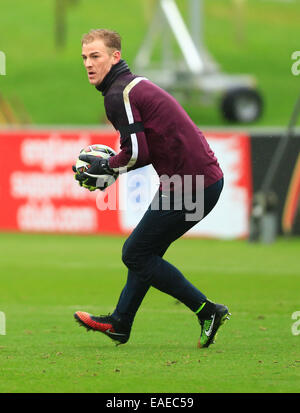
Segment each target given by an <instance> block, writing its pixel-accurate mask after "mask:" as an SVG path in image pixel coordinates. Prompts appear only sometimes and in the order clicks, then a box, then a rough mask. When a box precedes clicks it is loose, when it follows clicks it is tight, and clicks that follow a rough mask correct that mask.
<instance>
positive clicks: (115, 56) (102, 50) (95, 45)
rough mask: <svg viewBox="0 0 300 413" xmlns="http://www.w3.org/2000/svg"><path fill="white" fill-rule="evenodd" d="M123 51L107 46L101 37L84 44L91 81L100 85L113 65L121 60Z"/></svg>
mask: <svg viewBox="0 0 300 413" xmlns="http://www.w3.org/2000/svg"><path fill="white" fill-rule="evenodd" d="M120 57H121V53H120V52H119V51H118V50H114V51H112V50H111V49H109V48H107V47H106V46H105V44H104V42H103V40H101V39H97V40H94V41H93V42H91V43H86V44H83V45H82V58H83V63H84V66H85V68H86V71H87V75H88V79H89V82H90V83H91V84H92V85H95V86H97V85H99V84H100V83H101V82H102V80H103V79H104V77H105V76H106V74H107V73H108V72H109V71H110V69H111V67H112V65H114V64H116V63H118V62H119V60H120Z"/></svg>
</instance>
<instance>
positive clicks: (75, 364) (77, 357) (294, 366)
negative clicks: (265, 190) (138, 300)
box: [0, 234, 300, 393]
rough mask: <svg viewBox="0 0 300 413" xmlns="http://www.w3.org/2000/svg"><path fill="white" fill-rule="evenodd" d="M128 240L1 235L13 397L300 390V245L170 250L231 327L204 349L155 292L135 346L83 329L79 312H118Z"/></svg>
mask: <svg viewBox="0 0 300 413" xmlns="http://www.w3.org/2000/svg"><path fill="white" fill-rule="evenodd" d="M123 242H124V239H123V238H122V237H100V236H71V235H30V234H0V246H1V257H0V266H1V267H0V268H1V301H0V311H3V312H4V313H5V315H6V335H0V392H2V393H4V392H5V393H6V392H8V393H21V392H25V393H33V392H35V393H42V392H43V393H48V392H54V393H75V392H76V393H82V392H87V393H106V392H108V393H152V392H162V393H175V392H187V393H202V392H203V393H204V392H211V393H215V392H224V393H231V392H249V393H252V392H259V393H260V392H268V393H275V392H276V393H278V392H298V391H299V379H300V351H299V348H300V347H299V344H300V336H299V335H298V336H297V335H293V334H292V330H291V327H292V324H293V323H294V322H295V321H293V320H292V319H291V315H292V313H293V312H295V311H297V310H298V311H299V310H300V303H299V293H300V271H299V255H298V252H299V247H300V240H299V239H280V240H278V241H277V242H276V243H275V244H274V245H259V244H255V245H253V244H249V243H247V242H246V241H217V240H199V239H180V240H178V241H177V242H175V243H174V244H173V245H172V246H171V248H170V249H169V251H168V252H167V254H166V258H167V259H168V260H170V261H171V262H172V263H173V264H175V265H177V266H178V267H179V268H180V269H181V270H182V271H183V273H184V274H185V275H186V276H187V277H188V278H189V279H190V280H191V281H192V282H193V283H195V284H196V285H197V286H198V287H199V288H200V289H201V290H202V291H203V292H204V293H205V294H206V295H207V296H208V297H209V298H211V299H212V300H215V301H217V302H221V303H225V304H227V305H228V306H229V308H230V311H231V313H232V317H231V320H230V321H229V322H227V323H226V324H225V325H224V326H223V327H221V329H220V332H219V334H218V337H217V340H216V344H215V345H213V346H211V347H209V348H208V349H202V350H199V349H198V348H197V347H196V343H197V340H198V335H199V326H198V323H197V321H196V318H195V316H194V315H193V314H192V313H191V312H190V311H189V310H188V309H187V308H186V307H185V306H184V305H182V304H177V303H176V301H175V300H174V299H173V298H171V297H169V296H167V295H164V294H162V293H160V292H158V291H156V290H154V289H151V290H150V291H149V293H148V295H147V296H146V298H145V300H144V302H143V304H142V306H141V308H140V311H139V312H138V314H137V316H136V321H135V324H134V327H133V330H132V335H131V338H130V341H129V342H128V343H127V344H125V345H122V346H118V347H116V346H115V345H114V344H113V342H112V341H111V340H110V339H109V338H107V337H105V336H104V335H102V334H100V333H94V332H89V333H87V332H86V330H85V329H83V328H79V327H78V324H77V323H75V321H74V319H73V313H74V312H75V311H76V310H84V311H89V312H92V313H94V314H104V313H107V312H112V311H113V309H114V305H115V304H116V301H117V299H118V297H119V293H120V291H121V288H122V287H123V285H124V282H125V274H126V271H125V267H124V265H123V264H122V262H121V258H120V254H121V247H122V244H123Z"/></svg>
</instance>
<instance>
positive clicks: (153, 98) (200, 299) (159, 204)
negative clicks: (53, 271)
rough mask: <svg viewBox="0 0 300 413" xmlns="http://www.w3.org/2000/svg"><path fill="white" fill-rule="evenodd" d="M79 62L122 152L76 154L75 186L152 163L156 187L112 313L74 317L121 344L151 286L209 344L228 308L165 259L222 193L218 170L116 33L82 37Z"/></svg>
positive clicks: (133, 239) (127, 251)
mask: <svg viewBox="0 0 300 413" xmlns="http://www.w3.org/2000/svg"><path fill="white" fill-rule="evenodd" d="M82 58H83V63H84V66H85V69H86V71H87V76H88V80H89V82H90V84H92V85H94V86H95V87H96V89H97V90H98V91H99V92H101V93H102V95H103V96H104V105H105V110H106V115H107V118H108V119H109V121H110V122H111V123H112V125H113V126H114V128H115V129H116V130H118V131H119V132H120V152H119V153H118V154H117V155H115V156H112V157H110V158H109V159H100V158H97V157H95V156H91V155H81V156H80V159H82V160H83V161H86V162H88V163H89V164H90V168H89V170H88V174H87V173H86V172H84V173H81V174H79V173H76V175H75V177H76V179H77V180H78V181H79V184H80V185H83V186H84V187H86V188H87V189H90V190H94V188H95V186H96V184H95V178H92V177H90V176H89V174H91V175H93V174H95V175H101V174H111V175H114V174H116V173H124V172H127V171H131V170H134V169H137V168H140V167H143V166H145V165H149V164H152V165H153V167H154V169H155V170H156V172H157V174H158V176H159V177H160V187H159V190H158V192H157V194H156V195H155V197H154V199H153V201H152V203H151V204H150V205H149V208H148V209H147V211H146V213H145V214H144V216H143V217H142V219H141V221H140V222H139V224H138V225H137V226H136V228H135V229H134V230H133V232H132V233H131V235H130V236H129V237H128V239H127V240H126V242H125V244H124V246H123V251H122V260H123V262H124V264H125V266H126V267H127V269H128V275H127V282H126V284H125V286H124V288H123V290H122V292H121V294H120V298H119V300H118V303H117V305H116V307H115V310H114V311H113V313H112V314H111V315H107V316H94V315H91V314H89V313H87V312H83V311H77V312H76V313H75V314H74V317H75V319H76V320H77V321H78V322H79V323H80V324H82V325H84V326H85V327H86V328H87V329H92V330H96V331H100V332H102V333H104V334H105V335H107V336H109V337H110V338H111V339H113V340H115V341H116V343H117V344H123V343H126V342H127V341H128V339H129V336H130V333H131V329H132V325H133V322H134V318H135V315H136V313H137V311H138V309H139V307H140V305H141V303H142V301H143V298H144V297H145V295H146V293H147V291H148V290H149V288H150V287H154V288H156V289H158V290H160V291H162V292H164V293H166V294H169V295H170V296H172V297H174V298H175V299H177V300H179V301H180V302H182V303H184V304H185V305H186V306H187V307H188V308H189V309H190V310H191V311H192V312H193V313H194V314H195V315H196V317H197V320H198V321H199V324H200V327H201V331H200V338H199V341H198V346H199V347H208V346H209V345H210V344H211V343H213V342H214V338H215V335H216V332H217V330H218V329H219V327H220V326H221V325H222V324H223V322H224V321H225V320H226V319H227V318H228V315H229V314H230V313H229V311H228V308H227V307H226V306H225V305H222V304H217V303H215V302H213V301H211V300H209V299H208V298H207V297H206V296H205V294H204V293H203V292H201V291H199V289H198V288H196V287H195V286H194V285H192V284H191V283H190V282H189V281H188V280H187V279H186V278H185V276H184V275H183V274H182V273H181V272H180V271H179V270H178V269H177V268H176V267H174V266H173V265H172V264H170V263H169V262H167V261H166V260H165V259H164V258H163V256H164V254H165V252H166V251H167V249H168V247H169V246H170V245H171V243H172V242H173V241H175V240H176V239H178V238H179V237H181V236H182V235H183V234H185V233H186V232H187V231H188V230H189V229H191V228H192V227H193V226H194V225H196V224H197V223H198V222H199V221H200V220H201V219H203V218H204V217H205V216H207V214H208V213H209V212H210V211H211V210H212V209H213V208H214V206H215V205H216V203H217V201H218V199H219V197H220V194H221V191H222V188H223V173H222V170H221V168H220V166H219V164H218V161H217V159H216V157H215V155H214V153H213V151H212V150H211V148H210V147H209V145H208V143H207V141H206V139H205V137H204V136H203V134H202V132H201V131H200V130H199V129H198V127H197V126H196V125H195V124H194V123H193V122H192V120H191V119H190V117H189V116H188V115H187V113H186V112H185V111H184V110H183V108H182V107H181V106H180V105H179V103H178V102H177V101H176V100H175V99H174V98H173V97H172V96H171V95H169V94H168V93H167V92H165V91H164V90H162V89H161V88H159V87H158V86H156V85H155V84H153V83H152V82H151V81H149V80H148V79H146V78H144V77H139V76H136V75H134V74H132V73H131V71H130V69H129V67H128V65H127V63H126V62H125V61H124V60H123V59H122V58H121V38H120V36H119V34H118V33H116V32H114V31H110V30H106V29H97V30H91V31H90V32H89V33H87V34H85V35H84V36H83V38H82ZM73 168H74V167H73ZM75 172H76V169H75ZM175 177H176V179H175ZM199 177H200V178H201V177H202V179H198V178H199ZM173 178H174V179H173ZM187 178H189V179H187ZM179 195H180V196H179ZM167 201H168V204H166V203H165V202H167ZM186 201H187V202H186ZM187 204H188V206H187ZM166 205H168V206H167V207H166ZM199 211H201V213H199Z"/></svg>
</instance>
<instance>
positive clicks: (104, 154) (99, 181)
mask: <svg viewBox="0 0 300 413" xmlns="http://www.w3.org/2000/svg"><path fill="white" fill-rule="evenodd" d="M80 155H93V156H98V157H101V158H110V157H111V156H114V155H116V152H115V151H114V150H113V149H112V148H110V147H109V146H107V145H102V144H94V145H89V146H87V147H86V148H84V149H82V150H81V151H80V154H79V156H80ZM79 156H78V159H77V161H76V170H77V172H79V173H82V172H86V171H88V169H89V168H90V164H89V163H87V162H84V161H82V160H80V159H79ZM118 176H119V174H118V173H115V174H114V175H97V176H94V175H93V177H95V186H96V187H97V188H99V189H104V188H107V187H108V186H110V185H112V184H113V183H114V182H115V181H116V179H117V178H118Z"/></svg>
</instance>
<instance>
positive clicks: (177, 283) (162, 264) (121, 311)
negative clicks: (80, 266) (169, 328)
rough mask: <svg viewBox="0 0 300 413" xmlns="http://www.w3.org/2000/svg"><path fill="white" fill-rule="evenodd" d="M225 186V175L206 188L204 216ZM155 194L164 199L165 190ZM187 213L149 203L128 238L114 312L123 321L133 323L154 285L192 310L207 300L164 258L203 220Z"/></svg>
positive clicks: (194, 310)
mask: <svg viewBox="0 0 300 413" xmlns="http://www.w3.org/2000/svg"><path fill="white" fill-rule="evenodd" d="M222 189H223V178H222V179H220V180H219V181H218V182H216V183H215V184H213V185H211V186H209V187H207V188H205V189H204V205H203V207H204V211H203V215H202V219H203V218H204V217H205V216H207V214H209V212H210V211H211V210H212V209H213V207H214V206H215V205H216V203H217V201H218V199H219V196H220V194H221V192H222ZM156 196H158V197H159V198H161V197H162V193H161V192H158V193H157V194H156ZM186 213H187V211H186V210H185V209H175V208H173V207H172V205H170V208H169V209H168V210H165V209H164V208H162V207H161V206H160V207H159V208H158V209H156V210H153V209H152V208H151V205H150V206H149V208H148V209H147V211H146V212H145V214H144V216H143V218H142V219H141V221H140V222H139V224H138V225H137V226H136V228H135V229H134V230H133V232H132V233H131V235H130V236H129V237H128V239H127V240H126V241H125V244H124V246H123V251H122V260H123V262H124V264H125V265H126V266H127V268H128V276H127V282H126V285H125V287H124V289H123V291H122V293H121V295H120V298H119V301H118V304H117V307H116V309H115V311H114V312H113V314H112V316H113V317H115V318H116V319H118V320H121V321H122V323H125V324H129V325H130V326H131V325H132V323H133V320H134V317H135V314H136V312H137V310H138V309H139V307H140V305H141V303H142V300H143V298H144V297H145V295H146V293H147V291H148V289H149V288H150V287H151V286H152V287H155V288H157V289H158V290H160V291H162V292H164V293H166V294H169V295H171V296H172V297H174V298H175V299H177V300H179V301H181V302H182V303H184V304H185V305H186V306H187V307H188V308H190V309H191V310H192V311H193V312H196V311H197V310H198V309H199V307H200V306H201V304H202V303H203V302H204V301H205V300H206V296H205V295H204V294H203V293H202V292H201V291H199V290H198V289H197V288H196V287H195V286H194V285H192V284H191V283H190V282H189V281H188V280H187V279H186V278H185V277H184V276H183V274H182V273H181V272H180V271H179V270H178V269H177V268H176V267H174V266H173V265H172V264H170V263H169V262H167V261H166V260H164V259H163V256H164V254H165V252H166V251H167V249H168V247H169V246H170V245H171V243H172V242H173V241H175V240H176V239H178V238H179V237H181V236H182V235H183V234H185V233H186V232H187V231H188V230H189V229H191V228H192V227H193V226H194V225H196V224H197V223H198V222H199V221H200V220H201V219H199V220H197V221H187V220H186ZM199 265H200V264H199Z"/></svg>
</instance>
